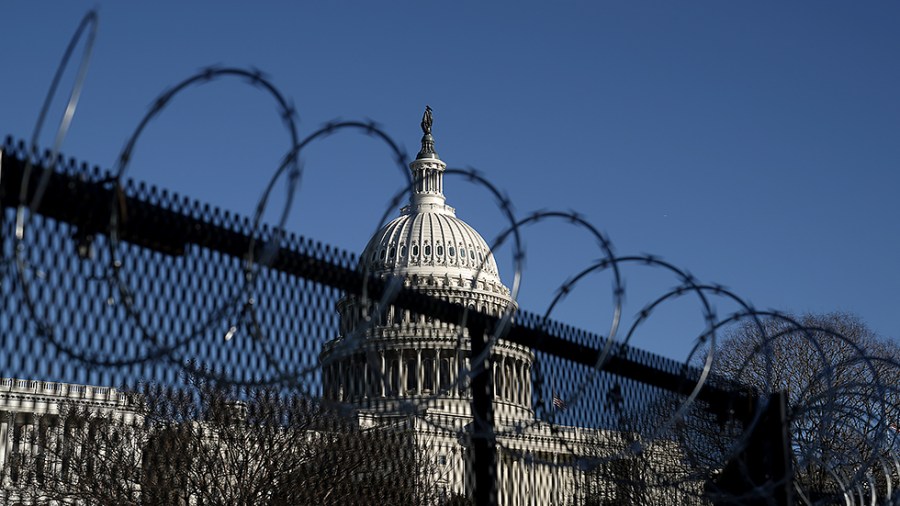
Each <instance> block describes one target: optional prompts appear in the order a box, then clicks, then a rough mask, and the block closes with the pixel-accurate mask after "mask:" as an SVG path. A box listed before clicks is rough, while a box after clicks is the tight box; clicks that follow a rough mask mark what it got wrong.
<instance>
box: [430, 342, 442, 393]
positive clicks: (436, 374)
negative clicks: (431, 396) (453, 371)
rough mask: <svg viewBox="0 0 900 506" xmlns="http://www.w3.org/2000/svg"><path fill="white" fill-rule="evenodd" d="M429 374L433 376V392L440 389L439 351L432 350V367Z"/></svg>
mask: <svg viewBox="0 0 900 506" xmlns="http://www.w3.org/2000/svg"><path fill="white" fill-rule="evenodd" d="M431 374H432V375H433V376H434V380H433V382H432V385H434V389H433V391H434V393H437V392H440V391H441V352H440V350H435V351H434V367H432V368H431Z"/></svg>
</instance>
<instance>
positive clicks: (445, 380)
mask: <svg viewBox="0 0 900 506" xmlns="http://www.w3.org/2000/svg"><path fill="white" fill-rule="evenodd" d="M440 373H441V379H440V380H441V390H445V391H446V390H449V389H450V359H449V358H442V359H441V371H440Z"/></svg>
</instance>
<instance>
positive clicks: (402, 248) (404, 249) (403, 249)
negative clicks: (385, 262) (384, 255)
mask: <svg viewBox="0 0 900 506" xmlns="http://www.w3.org/2000/svg"><path fill="white" fill-rule="evenodd" d="M400 256H402V257H405V256H406V245H405V244H404V245H403V246H400Z"/></svg>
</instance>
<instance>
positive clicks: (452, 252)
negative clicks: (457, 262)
mask: <svg viewBox="0 0 900 506" xmlns="http://www.w3.org/2000/svg"><path fill="white" fill-rule="evenodd" d="M447 253H450V256H455V255H456V250H454V249H453V246H450V247H449V248H448V249H447Z"/></svg>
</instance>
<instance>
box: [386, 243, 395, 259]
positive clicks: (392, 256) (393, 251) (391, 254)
mask: <svg viewBox="0 0 900 506" xmlns="http://www.w3.org/2000/svg"><path fill="white" fill-rule="evenodd" d="M388 256H389V257H391V258H394V257H395V256H397V247H396V246H391V253H390V254H389V255H388Z"/></svg>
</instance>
